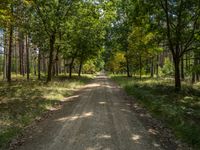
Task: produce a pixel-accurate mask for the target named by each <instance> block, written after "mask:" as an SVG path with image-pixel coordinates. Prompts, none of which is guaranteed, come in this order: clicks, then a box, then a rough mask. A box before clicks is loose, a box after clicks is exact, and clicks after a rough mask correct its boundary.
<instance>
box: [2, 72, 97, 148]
mask: <svg viewBox="0 0 200 150" xmlns="http://www.w3.org/2000/svg"><path fill="white" fill-rule="evenodd" d="M93 77H94V76H92V75H83V76H82V77H78V76H75V75H74V77H73V78H71V79H69V78H67V77H65V76H59V77H56V78H54V79H53V81H52V82H50V83H48V84H46V83H45V82H44V81H37V80H30V81H24V80H23V78H16V79H17V80H18V81H13V82H12V83H10V84H8V83H6V82H2V81H1V82H0V99H1V101H0V114H1V115H0V149H5V148H6V146H8V143H9V142H10V141H11V140H12V139H13V138H14V137H16V136H17V135H18V134H20V133H21V132H22V131H23V129H24V128H25V127H27V126H28V125H30V124H31V123H32V122H33V121H34V120H39V119H40V118H41V116H42V115H43V114H45V113H48V112H49V111H53V110H56V109H59V107H60V106H61V105H62V102H63V101H64V98H66V97H68V96H70V95H72V94H73V91H74V90H75V89H77V88H80V87H81V86H83V85H84V84H86V83H88V82H89V81H90V80H91V79H92V78H93Z"/></svg>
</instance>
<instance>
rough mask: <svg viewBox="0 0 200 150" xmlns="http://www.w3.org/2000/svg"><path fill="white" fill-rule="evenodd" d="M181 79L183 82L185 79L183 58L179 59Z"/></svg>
mask: <svg viewBox="0 0 200 150" xmlns="http://www.w3.org/2000/svg"><path fill="white" fill-rule="evenodd" d="M181 79H182V80H184V79H185V75H184V60H183V56H182V58H181Z"/></svg>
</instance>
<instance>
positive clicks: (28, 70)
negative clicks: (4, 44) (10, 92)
mask: <svg viewBox="0 0 200 150" xmlns="http://www.w3.org/2000/svg"><path fill="white" fill-rule="evenodd" d="M26 75H27V80H29V79H30V62H29V41H28V35H26Z"/></svg>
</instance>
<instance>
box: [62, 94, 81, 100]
mask: <svg viewBox="0 0 200 150" xmlns="http://www.w3.org/2000/svg"><path fill="white" fill-rule="evenodd" d="M78 97H79V95H74V96H70V97H66V98H64V99H63V100H62V101H70V100H72V99H75V98H78Z"/></svg>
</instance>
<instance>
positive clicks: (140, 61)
mask: <svg viewBox="0 0 200 150" xmlns="http://www.w3.org/2000/svg"><path fill="white" fill-rule="evenodd" d="M139 63H140V66H139V67H140V80H141V79H142V57H141V56H140V60H139Z"/></svg>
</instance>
